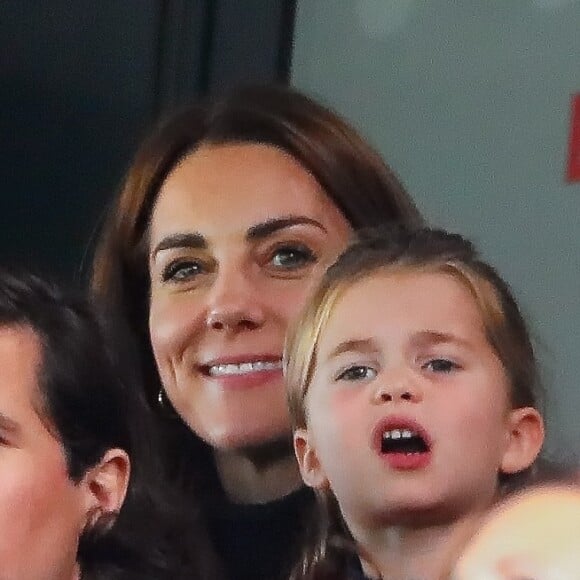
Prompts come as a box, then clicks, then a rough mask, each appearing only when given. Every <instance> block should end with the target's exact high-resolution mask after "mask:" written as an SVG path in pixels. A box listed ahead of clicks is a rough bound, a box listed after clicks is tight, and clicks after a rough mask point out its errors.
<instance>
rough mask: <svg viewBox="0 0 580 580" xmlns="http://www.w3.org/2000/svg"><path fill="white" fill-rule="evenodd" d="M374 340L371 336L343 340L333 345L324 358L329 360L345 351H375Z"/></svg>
mask: <svg viewBox="0 0 580 580" xmlns="http://www.w3.org/2000/svg"><path fill="white" fill-rule="evenodd" d="M377 350H378V349H377V346H376V343H375V340H374V339H372V338H357V339H352V340H345V341H343V342H341V343H339V344H338V345H337V346H335V347H334V348H333V349H332V350H331V351H330V352H329V353H328V356H327V357H326V360H331V359H333V358H336V357H337V356H339V355H341V354H344V353H345V352H365V353H370V352H377Z"/></svg>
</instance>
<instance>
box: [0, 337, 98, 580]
mask: <svg viewBox="0 0 580 580" xmlns="http://www.w3.org/2000/svg"><path fill="white" fill-rule="evenodd" d="M40 363H41V348H40V343H39V340H38V338H37V336H36V335H35V334H34V332H33V331H32V330H31V329H29V328H26V327H20V326H7V327H2V328H0V489H1V490H2V494H1V496H0V530H1V532H0V578H2V580H38V579H39V578H42V579H43V580H69V579H72V578H75V577H76V574H77V572H76V553H77V543H78V537H79V534H80V533H81V531H82V529H83V527H84V525H85V522H86V517H87V516H86V511H87V509H86V505H87V504H86V492H84V491H83V486H82V485H78V486H77V485H75V484H74V483H73V482H72V481H71V480H70V479H69V477H68V473H67V464H66V460H65V454H64V450H63V448H62V446H61V444H60V442H59V440H58V439H57V438H56V437H55V435H54V434H53V433H51V432H50V430H49V426H48V425H47V421H46V419H44V418H42V417H41V415H39V413H40V406H41V403H40V399H41V396H40V393H39V392H38V379H37V369H38V367H39V365H40Z"/></svg>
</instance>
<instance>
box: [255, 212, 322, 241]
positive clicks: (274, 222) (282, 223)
mask: <svg viewBox="0 0 580 580" xmlns="http://www.w3.org/2000/svg"><path fill="white" fill-rule="evenodd" d="M298 225H312V226H315V227H317V228H319V229H321V230H322V231H324V232H326V231H327V229H326V228H325V227H324V226H323V225H322V224H321V223H320V222H319V221H317V220H315V219H312V218H309V217H306V216H288V217H279V218H272V219H269V220H266V221H264V222H261V223H259V224H256V225H254V226H251V227H250V228H248V232H247V233H246V238H247V239H248V240H256V239H262V238H267V237H268V236H270V235H272V234H273V233H275V232H277V231H279V230H283V229H284V228H290V227H292V226H298Z"/></svg>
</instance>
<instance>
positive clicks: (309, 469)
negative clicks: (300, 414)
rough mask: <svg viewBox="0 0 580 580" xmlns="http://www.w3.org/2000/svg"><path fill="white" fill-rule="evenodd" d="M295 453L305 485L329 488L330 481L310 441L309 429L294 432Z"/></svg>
mask: <svg viewBox="0 0 580 580" xmlns="http://www.w3.org/2000/svg"><path fill="white" fill-rule="evenodd" d="M294 452H295V453H296V459H297V460H298V467H299V468H300V475H301V476H302V479H303V480H304V483H305V484H306V485H308V486H310V487H313V488H315V489H325V488H327V487H328V479H327V478H326V474H325V473H324V470H323V469H322V466H321V465H320V461H319V460H318V455H317V454H316V449H315V448H314V446H313V445H312V443H311V441H310V437H309V434H308V429H296V431H295V432H294Z"/></svg>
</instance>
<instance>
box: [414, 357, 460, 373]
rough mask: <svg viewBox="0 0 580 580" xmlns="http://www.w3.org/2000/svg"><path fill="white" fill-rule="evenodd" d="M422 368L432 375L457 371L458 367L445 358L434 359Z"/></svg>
mask: <svg viewBox="0 0 580 580" xmlns="http://www.w3.org/2000/svg"><path fill="white" fill-rule="evenodd" d="M422 368H423V369H426V370H428V371H432V372H434V373H450V372H452V371H454V370H457V369H458V368H459V365H458V364H457V363H454V362H453V361H450V360H448V359H445V358H434V359H431V360H430V361H428V362H426V363H425V364H424V365H423V367H422Z"/></svg>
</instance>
